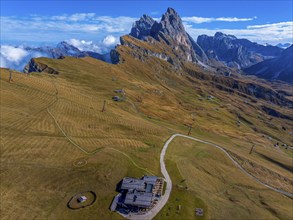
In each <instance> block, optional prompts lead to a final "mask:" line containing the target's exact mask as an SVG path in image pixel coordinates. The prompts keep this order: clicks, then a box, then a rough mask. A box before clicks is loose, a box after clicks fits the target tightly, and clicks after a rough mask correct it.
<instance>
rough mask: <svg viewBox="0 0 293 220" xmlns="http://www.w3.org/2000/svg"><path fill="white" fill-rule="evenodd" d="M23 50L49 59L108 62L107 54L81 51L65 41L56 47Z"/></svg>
mask: <svg viewBox="0 0 293 220" xmlns="http://www.w3.org/2000/svg"><path fill="white" fill-rule="evenodd" d="M25 50H28V51H37V52H41V53H45V54H47V55H48V57H49V58H54V59H57V58H59V57H60V56H71V57H86V56H89V57H93V58H96V59H99V60H103V61H108V60H107V59H106V57H107V56H108V55H107V54H99V53H97V52H93V51H81V50H79V49H78V48H77V47H75V46H73V45H71V44H69V43H67V42H66V41H62V42H60V43H58V44H57V45H56V47H37V48H32V47H26V48H25Z"/></svg>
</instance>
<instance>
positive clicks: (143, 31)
mask: <svg viewBox="0 0 293 220" xmlns="http://www.w3.org/2000/svg"><path fill="white" fill-rule="evenodd" d="M154 23H155V20H154V19H152V18H151V17H150V16H148V15H143V16H142V17H141V18H140V19H139V20H138V21H136V22H135V23H134V24H133V26H132V29H131V31H130V34H129V35H130V36H132V37H135V38H137V39H140V40H143V39H145V38H147V37H148V36H150V30H151V27H152V26H153V24H154Z"/></svg>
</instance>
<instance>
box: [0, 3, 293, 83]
mask: <svg viewBox="0 0 293 220" xmlns="http://www.w3.org/2000/svg"><path fill="white" fill-rule="evenodd" d="M129 35H130V36H131V37H133V38H136V39H138V40H142V41H146V42H151V43H152V42H153V43H155V41H158V42H162V43H164V44H166V45H168V46H169V47H171V48H172V53H169V54H168V53H166V52H160V53H158V52H153V51H145V53H147V54H148V55H149V56H156V57H158V58H160V59H164V60H166V61H168V62H169V63H171V64H172V65H173V66H174V67H175V68H176V69H178V70H179V69H180V66H181V64H182V62H192V63H195V64H198V65H200V66H201V67H203V68H206V69H209V68H213V69H218V68H217V67H219V66H220V67H221V66H226V67H227V68H235V69H238V70H241V69H242V70H244V71H245V72H246V73H248V74H252V75H256V76H258V77H262V78H265V79H270V80H272V79H279V80H284V81H287V82H292V77H291V79H289V78H290V76H291V75H292V74H291V73H292V71H291V72H290V70H292V62H291V63H290V59H291V60H292V54H290V53H289V52H288V49H289V51H290V50H292V46H291V47H289V48H288V49H286V50H284V49H283V48H286V47H288V46H290V44H278V45H276V46H272V45H261V44H258V43H254V42H251V41H249V40H247V39H238V38H236V37H235V36H233V35H227V34H224V33H221V32H217V33H215V35H214V36H207V35H200V36H198V38H197V40H196V41H195V40H194V39H193V38H192V37H191V36H190V35H189V34H188V33H187V32H186V31H185V28H184V25H183V23H182V20H181V18H180V16H179V15H178V13H177V12H176V11H175V10H174V9H172V8H168V9H167V11H166V13H165V14H164V15H163V16H162V18H161V20H160V21H159V22H157V21H155V20H154V19H153V18H151V17H150V16H148V15H143V16H142V17H141V18H140V19H139V20H138V21H136V22H135V23H134V24H133V26H132V28H131V31H130V33H129ZM128 43H129V42H126V41H124V40H123V38H121V44H122V45H125V44H128ZM128 46H129V47H133V46H134V45H133V44H132V45H128ZM290 48H291V49H290ZM22 49H23V50H25V51H27V52H28V53H30V54H38V56H44V57H49V58H62V57H64V56H72V57H86V56H90V57H93V58H95V59H99V60H102V61H105V62H109V63H114V64H115V63H119V62H121V60H120V58H119V54H118V53H117V51H116V50H115V49H114V50H112V51H111V52H110V53H107V54H99V53H96V52H93V51H81V50H79V49H78V48H77V47H75V46H73V45H71V44H69V43H67V42H65V41H62V42H60V43H59V44H57V45H56V47H37V48H32V47H24V48H22ZM171 54H172V55H171ZM174 55H175V57H174ZM30 58H32V57H30V56H26V59H28V60H26V63H28V61H29V59H30ZM1 59H2V58H1ZM290 65H291V66H290ZM18 66H19V67H18V70H20V69H21V70H22V69H23V67H24V64H23V62H19V65H18ZM290 68H291V69H290ZM228 72H229V71H228ZM288 77H289V78H288ZM288 80H289V81H288Z"/></svg>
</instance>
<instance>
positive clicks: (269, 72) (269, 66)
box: [244, 45, 293, 83]
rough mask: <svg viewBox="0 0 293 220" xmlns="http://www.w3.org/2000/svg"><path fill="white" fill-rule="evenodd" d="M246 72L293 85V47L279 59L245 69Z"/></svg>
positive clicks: (285, 51)
mask: <svg viewBox="0 0 293 220" xmlns="http://www.w3.org/2000/svg"><path fill="white" fill-rule="evenodd" d="M244 72H246V73H248V74H252V75H256V76H258V77H261V78H265V79H269V80H283V81H286V82H289V83H293V45H291V46H290V47H288V48H287V49H286V50H284V51H283V52H282V53H281V55H280V56H279V57H277V58H273V59H268V60H265V61H262V62H260V63H257V64H255V65H253V66H251V67H248V68H246V69H244Z"/></svg>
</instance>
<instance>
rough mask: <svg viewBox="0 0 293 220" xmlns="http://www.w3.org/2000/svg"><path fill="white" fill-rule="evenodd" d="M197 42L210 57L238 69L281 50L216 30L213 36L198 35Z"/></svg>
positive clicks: (277, 54)
mask: <svg viewBox="0 0 293 220" xmlns="http://www.w3.org/2000/svg"><path fill="white" fill-rule="evenodd" d="M197 43H198V45H199V46H200V47H201V48H202V49H203V50H204V52H205V53H206V55H207V56H208V57H209V58H210V59H215V60H217V61H221V62H223V63H225V64H226V65H227V66H229V67H236V68H238V69H241V68H245V67H248V66H251V65H253V64H256V63H258V62H261V61H263V60H265V59H269V58H274V57H277V56H279V55H280V54H281V52H282V50H283V49H281V48H279V47H276V46H271V45H268V46H264V45H261V44H257V43H253V42H251V41H249V40H247V39H238V38H236V37H235V36H233V35H226V34H223V33H221V32H217V33H216V34H215V36H207V35H200V36H198V38H197Z"/></svg>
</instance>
